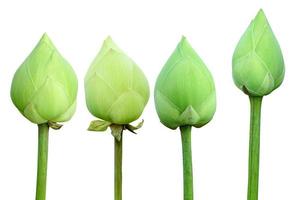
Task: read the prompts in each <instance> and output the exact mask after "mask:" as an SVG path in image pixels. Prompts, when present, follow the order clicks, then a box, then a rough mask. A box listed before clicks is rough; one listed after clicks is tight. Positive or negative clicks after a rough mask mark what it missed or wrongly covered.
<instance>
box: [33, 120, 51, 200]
mask: <svg viewBox="0 0 300 200" xmlns="http://www.w3.org/2000/svg"><path fill="white" fill-rule="evenodd" d="M38 129H39V133H38V134H39V136H38V137H39V147H38V168H37V181H36V197H35V199H36V200H45V199H46V183H47V160H48V135H49V126H48V124H47V123H45V124H39V125H38Z"/></svg>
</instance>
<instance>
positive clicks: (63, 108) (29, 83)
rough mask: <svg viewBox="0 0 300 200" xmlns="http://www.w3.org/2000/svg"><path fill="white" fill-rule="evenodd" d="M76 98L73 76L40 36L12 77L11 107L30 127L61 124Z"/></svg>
mask: <svg viewBox="0 0 300 200" xmlns="http://www.w3.org/2000/svg"><path fill="white" fill-rule="evenodd" d="M76 95H77V78H76V75H75V72H74V71H73V69H72V67H71V65H70V64H69V63H68V62H67V61H66V60H65V59H64V58H63V57H62V56H61V54H60V53H59V52H58V50H57V49H56V48H55V46H54V45H53V43H52V42H51V40H50V38H49V37H48V36H47V35H46V34H44V35H43V37H42V38H41V39H40V41H39V43H38V44H37V45H36V47H35V48H34V49H33V51H32V52H31V53H30V55H29V56H28V57H27V58H26V60H25V61H24V62H23V63H22V65H21V66H20V67H19V68H18V70H17V71H16V73H15V75H14V78H13V81H12V85H11V99H12V101H13V103H14V105H15V106H16V107H17V108H18V110H19V111H20V112H21V113H22V114H23V115H24V116H25V117H26V118H27V119H29V120H30V121H31V122H33V123H36V124H42V123H46V122H50V123H51V122H64V121H67V120H69V119H70V118H71V117H72V115H73V114H74V112H75V108H76Z"/></svg>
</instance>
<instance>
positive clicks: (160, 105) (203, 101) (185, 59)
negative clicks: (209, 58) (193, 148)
mask: <svg viewBox="0 0 300 200" xmlns="http://www.w3.org/2000/svg"><path fill="white" fill-rule="evenodd" d="M154 98H155V106H156V111H157V113H158V116H159V118H160V121H161V122H162V123H163V124H164V125H165V126H167V127H169V128H171V129H176V128H177V127H178V126H185V125H190V126H195V127H201V126H203V125H205V124H206V123H208V122H209V121H210V120H211V119H212V117H213V115H214V113H215V110H216V93H215V86H214V81H213V78H212V76H211V74H210V72H209V71H208V69H207V68H206V66H205V64H204V63H203V61H202V60H201V58H200V57H199V56H198V55H197V53H196V52H195V51H194V49H193V48H192V47H191V46H190V44H189V43H188V41H187V40H186V38H185V37H183V38H182V40H181V41H180V43H179V44H178V46H177V48H176V49H175V51H174V52H173V54H172V55H171V57H170V58H169V59H168V61H167V63H166V64H165V66H164V67H163V69H162V70H161V72H160V74H159V76H158V78H157V80H156V86H155V93H154Z"/></svg>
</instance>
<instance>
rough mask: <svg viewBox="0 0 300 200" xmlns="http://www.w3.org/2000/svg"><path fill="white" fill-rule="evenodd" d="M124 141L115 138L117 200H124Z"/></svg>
mask: <svg viewBox="0 0 300 200" xmlns="http://www.w3.org/2000/svg"><path fill="white" fill-rule="evenodd" d="M121 134H122V133H121ZM122 140H123V136H122V135H121V139H120V141H118V140H117V139H116V138H115V200H122Z"/></svg>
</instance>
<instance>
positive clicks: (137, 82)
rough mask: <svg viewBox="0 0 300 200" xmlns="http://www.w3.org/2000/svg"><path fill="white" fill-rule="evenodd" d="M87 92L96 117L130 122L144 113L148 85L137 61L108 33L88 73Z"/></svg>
mask: <svg viewBox="0 0 300 200" xmlns="http://www.w3.org/2000/svg"><path fill="white" fill-rule="evenodd" d="M85 96H86V105H87V107H88V109H89V111H90V112H91V113H92V114H93V115H94V116H95V117H97V118H100V119H102V120H104V121H107V122H111V123H113V124H129V123H130V122H132V121H134V120H136V119H138V118H139V117H140V116H141V114H142V112H143V110H144V107H145V106H146V104H147V102H148V99H149V85H148V81H147V79H146V77H145V75H144V73H143V72H142V70H141V69H140V68H139V67H138V66H137V64H136V63H135V62H134V61H133V60H132V59H131V58H129V57H128V56H127V55H126V54H125V53H124V52H123V51H122V50H121V49H120V48H119V47H118V46H117V45H116V44H115V43H114V42H113V41H112V39H111V38H110V37H108V38H107V39H106V40H105V41H104V43H103V46H102V48H101V50H100V52H99V53H98V55H97V56H96V58H95V59H94V61H93V62H92V64H91V66H90V68H89V70H88V72H87V74H86V76H85Z"/></svg>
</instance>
